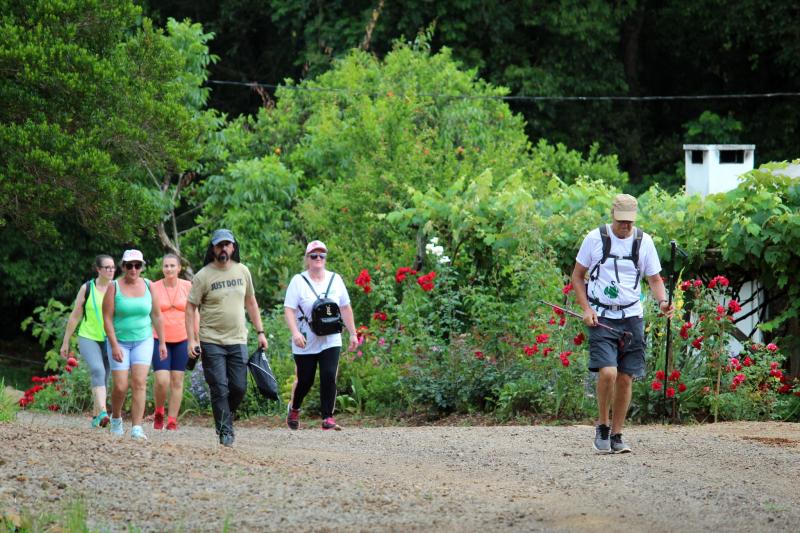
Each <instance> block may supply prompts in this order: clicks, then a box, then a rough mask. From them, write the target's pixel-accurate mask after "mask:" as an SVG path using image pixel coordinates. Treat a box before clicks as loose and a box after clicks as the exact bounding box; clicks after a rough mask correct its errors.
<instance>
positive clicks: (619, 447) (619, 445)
mask: <svg viewBox="0 0 800 533" xmlns="http://www.w3.org/2000/svg"><path fill="white" fill-rule="evenodd" d="M611 452H612V453H631V447H630V446H628V443H627V442H625V441H624V440H622V433H617V434H616V435H611Z"/></svg>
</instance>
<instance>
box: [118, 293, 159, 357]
mask: <svg viewBox="0 0 800 533" xmlns="http://www.w3.org/2000/svg"><path fill="white" fill-rule="evenodd" d="M144 285H145V291H144V296H139V297H131V296H125V295H124V294H122V291H121V290H120V289H119V283H118V282H117V280H114V288H115V289H116V291H115V294H114V331H115V332H116V334H117V340H120V341H124V342H136V341H142V340H145V339H147V338H148V337H152V336H153V329H152V328H153V325H152V322H151V320H150V311H151V309H152V307H153V298H152V296H151V295H150V283H149V282H148V281H147V280H144Z"/></svg>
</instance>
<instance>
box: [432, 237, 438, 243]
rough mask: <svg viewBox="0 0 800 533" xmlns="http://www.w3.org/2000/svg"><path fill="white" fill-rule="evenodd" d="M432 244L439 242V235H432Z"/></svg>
mask: <svg viewBox="0 0 800 533" xmlns="http://www.w3.org/2000/svg"><path fill="white" fill-rule="evenodd" d="M431 244H439V237H431Z"/></svg>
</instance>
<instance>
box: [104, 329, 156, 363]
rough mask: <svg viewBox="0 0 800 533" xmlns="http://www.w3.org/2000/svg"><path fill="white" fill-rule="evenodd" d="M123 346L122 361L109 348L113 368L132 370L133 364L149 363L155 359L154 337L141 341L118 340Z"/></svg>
mask: <svg viewBox="0 0 800 533" xmlns="http://www.w3.org/2000/svg"><path fill="white" fill-rule="evenodd" d="M118 344H119V347H120V348H122V362H117V361H115V360H114V357H113V356H112V355H111V350H108V363H109V364H110V365H111V370H112V371H114V370H130V369H131V366H132V365H147V367H148V368H149V367H150V361H151V360H152V359H153V337H148V338H146V339H144V340H141V341H118Z"/></svg>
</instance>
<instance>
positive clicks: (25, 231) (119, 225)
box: [0, 0, 199, 303]
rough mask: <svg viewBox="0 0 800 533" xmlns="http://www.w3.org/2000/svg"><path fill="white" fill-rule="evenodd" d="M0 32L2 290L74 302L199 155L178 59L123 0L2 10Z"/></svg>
mask: <svg viewBox="0 0 800 533" xmlns="http://www.w3.org/2000/svg"><path fill="white" fill-rule="evenodd" d="M0 32H2V34H3V36H4V37H3V40H2V43H1V44H0V99H1V100H2V101H3V102H4V105H3V106H2V107H1V108H0V244H2V245H3V246H4V249H5V250H7V251H8V252H9V253H10V254H12V255H9V256H8V257H9V260H8V261H4V262H3V265H2V266H0V272H2V276H0V277H2V281H0V291H2V293H3V294H4V295H5V296H6V301H7V302H9V303H11V302H14V303H18V302H21V301H23V300H26V301H31V300H38V301H43V300H44V299H46V298H47V297H49V296H57V297H65V296H71V295H72V293H73V291H74V287H75V286H77V282H78V281H79V278H78V276H79V273H80V272H86V275H88V274H89V272H87V270H88V269H87V268H86V266H88V263H89V262H90V260H91V259H90V258H91V257H93V256H94V254H96V253H98V252H114V253H115V254H116V252H117V251H118V250H119V249H121V248H122V246H123V245H128V244H133V243H137V244H141V241H139V238H140V237H141V236H142V235H143V234H147V233H151V232H152V231H153V228H154V227H155V226H156V224H157V222H158V220H159V218H160V216H161V212H162V208H163V207H162V205H161V203H160V201H159V196H158V189H157V188H156V187H154V186H153V184H154V182H157V181H158V180H160V178H161V177H162V176H164V175H166V174H174V173H179V172H180V171H181V170H182V169H185V168H188V167H190V166H191V163H192V161H195V160H196V158H197V157H198V155H199V150H198V147H197V146H198V145H197V143H196V142H195V141H196V139H197V138H198V128H199V126H198V125H197V124H196V122H195V121H193V120H192V119H193V115H192V112H191V111H190V108H189V107H188V106H187V102H188V101H189V100H190V97H191V96H192V94H191V92H188V91H187V80H186V76H187V75H189V74H187V71H186V61H185V57H184V56H182V54H181V52H180V51H179V50H178V49H177V48H176V47H175V46H172V45H171V44H170V42H169V40H168V38H167V37H166V36H165V35H164V33H163V32H162V31H161V30H159V29H156V28H154V27H153V25H152V23H151V22H150V21H149V20H148V19H147V18H143V17H142V16H141V9H140V8H138V7H136V6H135V5H134V4H133V2H132V1H127V0H125V1H120V2H105V1H100V0H65V1H63V2H55V3H54V2H49V1H45V0H34V1H30V2H18V1H12V0H0Z"/></svg>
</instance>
